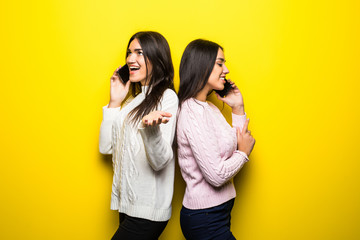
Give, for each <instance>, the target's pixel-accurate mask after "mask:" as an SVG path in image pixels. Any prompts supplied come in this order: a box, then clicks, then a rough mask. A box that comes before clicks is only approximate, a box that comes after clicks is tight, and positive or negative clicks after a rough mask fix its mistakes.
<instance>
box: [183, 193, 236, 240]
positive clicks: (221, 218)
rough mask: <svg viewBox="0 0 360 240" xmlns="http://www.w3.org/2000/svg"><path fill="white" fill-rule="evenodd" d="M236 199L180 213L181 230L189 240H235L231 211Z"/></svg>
mask: <svg viewBox="0 0 360 240" xmlns="http://www.w3.org/2000/svg"><path fill="white" fill-rule="evenodd" d="M233 206H234V199H231V200H229V201H227V202H225V203H223V204H221V205H219V206H215V207H212V208H206V209H196V210H192V209H188V208H185V207H184V206H183V207H182V209H181V212H180V225H181V230H182V232H183V234H184V236H185V238H186V239H187V240H233V239H236V238H235V237H234V235H233V234H232V233H231V231H230V220H231V209H232V208H233Z"/></svg>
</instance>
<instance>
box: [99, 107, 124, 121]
mask: <svg viewBox="0 0 360 240" xmlns="http://www.w3.org/2000/svg"><path fill="white" fill-rule="evenodd" d="M119 112H120V107H116V108H108V105H106V106H104V107H103V119H104V120H105V121H106V120H113V119H114V118H115V117H116V115H117V114H118V113H119Z"/></svg>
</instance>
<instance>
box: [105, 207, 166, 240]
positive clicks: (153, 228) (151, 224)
mask: <svg viewBox="0 0 360 240" xmlns="http://www.w3.org/2000/svg"><path fill="white" fill-rule="evenodd" d="M119 222H120V225H119V228H118V229H117V231H116V232H115V234H114V236H113V237H112V238H111V240H157V239H158V238H159V236H160V235H161V233H162V232H163V231H164V229H165V227H166V225H167V223H168V221H165V222H155V221H150V220H147V219H142V218H136V217H131V216H128V215H126V214H123V213H120V214H119Z"/></svg>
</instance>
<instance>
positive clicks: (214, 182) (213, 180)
mask: <svg viewBox="0 0 360 240" xmlns="http://www.w3.org/2000/svg"><path fill="white" fill-rule="evenodd" d="M205 179H206V181H207V182H208V183H209V184H210V185H211V186H213V187H221V186H222V185H224V184H225V183H226V182H227V181H228V179H226V178H222V177H220V176H218V175H215V176H207V177H206V178H205Z"/></svg>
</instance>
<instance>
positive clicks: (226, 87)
mask: <svg viewBox="0 0 360 240" xmlns="http://www.w3.org/2000/svg"><path fill="white" fill-rule="evenodd" d="M231 89H232V86H231V83H230V82H229V81H228V80H227V79H225V84H224V89H223V90H215V92H216V93H217V94H219V96H220V97H222V98H223V97H225V96H226V95H227V94H228V93H229V91H230V90H231Z"/></svg>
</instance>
